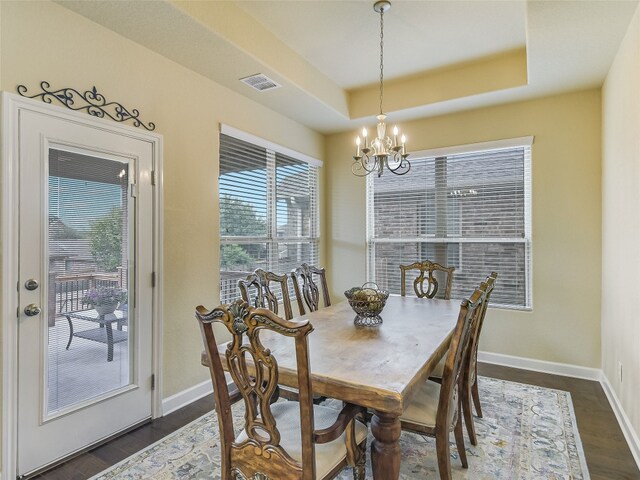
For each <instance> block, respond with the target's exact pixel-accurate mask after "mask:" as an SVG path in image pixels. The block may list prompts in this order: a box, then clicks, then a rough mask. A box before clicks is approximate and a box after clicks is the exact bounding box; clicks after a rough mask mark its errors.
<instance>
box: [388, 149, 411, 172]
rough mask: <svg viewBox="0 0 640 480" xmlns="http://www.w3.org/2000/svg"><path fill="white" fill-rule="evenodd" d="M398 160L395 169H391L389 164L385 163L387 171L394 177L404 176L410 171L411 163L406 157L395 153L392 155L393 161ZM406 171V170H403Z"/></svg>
mask: <svg viewBox="0 0 640 480" xmlns="http://www.w3.org/2000/svg"><path fill="white" fill-rule="evenodd" d="M398 158H400V162H399V163H398V166H397V167H395V168H392V167H391V165H390V164H389V162H387V169H388V170H389V171H390V172H391V173H395V174H396V175H405V174H407V173H409V170H411V163H410V162H409V160H407V156H406V155H401V154H399V153H396V154H394V155H393V159H394V160H396V161H397V160H398ZM404 169H406V170H404ZM398 170H404V171H400V172H399V171H398Z"/></svg>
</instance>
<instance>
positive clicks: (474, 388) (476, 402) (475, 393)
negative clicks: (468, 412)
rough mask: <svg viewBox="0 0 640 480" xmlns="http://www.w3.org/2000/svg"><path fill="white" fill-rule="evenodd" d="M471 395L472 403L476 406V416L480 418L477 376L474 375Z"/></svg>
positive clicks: (480, 408)
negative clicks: (474, 379)
mask: <svg viewBox="0 0 640 480" xmlns="http://www.w3.org/2000/svg"><path fill="white" fill-rule="evenodd" d="M471 395H472V396H473V404H474V405H475V407H476V413H477V414H478V417H480V418H482V407H481V406H480V393H479V392H478V376H477V375H476V381H475V382H473V385H471Z"/></svg>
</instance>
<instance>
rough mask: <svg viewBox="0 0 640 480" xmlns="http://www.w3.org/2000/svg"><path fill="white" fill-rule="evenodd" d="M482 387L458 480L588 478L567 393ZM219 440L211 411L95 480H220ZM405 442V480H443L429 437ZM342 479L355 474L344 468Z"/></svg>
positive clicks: (485, 381)
mask: <svg viewBox="0 0 640 480" xmlns="http://www.w3.org/2000/svg"><path fill="white" fill-rule="evenodd" d="M478 383H479V387H480V398H481V399H482V408H483V414H484V418H476V419H475V421H476V432H477V435H478V445H477V446H475V447H474V446H472V445H471V444H470V443H469V441H468V439H467V438H466V437H465V440H466V445H467V458H468V460H469V468H468V469H463V468H462V467H461V465H460V461H459V459H458V451H457V449H456V446H455V442H452V444H451V457H452V462H451V464H452V471H453V478H454V479H455V480H460V479H470V480H471V479H472V480H532V479H545V480H560V479H562V480H588V479H589V472H588V470H587V466H586V462H585V458H584V452H583V450H582V444H581V441H580V436H579V435H578V429H577V426H576V420H575V415H574V411H573V405H572V403H571V395H570V394H569V393H568V392H564V391H561V390H552V389H548V388H542V387H536V386H531V385H524V384H520V383H514V382H507V381H503V380H496V379H492V378H486V377H480V378H479V382H478ZM241 404H242V402H239V403H238V404H236V406H234V410H233V412H234V416H235V418H236V420H235V422H236V424H237V425H240V424H241V421H242V418H243V407H242V405H241ZM369 437H370V438H369V445H370V444H371V440H372V438H371V434H369ZM218 438H219V436H218V425H217V419H216V417H215V414H214V413H213V412H212V413H208V414H206V415H204V416H202V417H200V418H199V419H197V420H195V421H193V422H192V423H190V424H188V425H186V426H185V427H183V428H182V429H180V430H178V431H176V432H174V433H172V434H171V435H169V436H167V437H165V438H163V439H162V440H160V441H158V442H156V443H155V444H153V445H151V446H149V447H147V448H146V449H145V450H142V451H140V452H138V453H136V454H135V455H132V456H131V457H129V458H127V459H125V460H124V461H122V462H120V463H119V464H117V465H114V466H113V467H111V468H110V469H108V470H106V471H104V472H102V473H100V474H98V475H96V476H94V477H93V478H92V479H91V480H114V479H118V480H120V479H121V480H133V479H154V480H174V479H180V480H187V479H189V480H191V479H193V480H205V479H206V480H211V479H220V450H219V445H218ZM451 439H452V440H453V435H451ZM400 442H401V445H400V448H401V452H402V462H401V465H402V466H401V471H400V478H401V479H403V480H408V479H423V478H432V479H438V478H439V476H438V470H437V468H438V467H437V461H436V450H435V441H434V440H433V439H432V438H428V437H423V436H421V435H416V434H412V433H405V432H403V433H402V437H401V439H400ZM367 457H369V452H367ZM338 478H339V479H340V480H350V479H352V478H353V476H352V473H351V471H350V470H348V469H347V470H344V471H343V472H342V473H341V474H340V476H339V477H338ZM369 478H372V473H371V464H370V462H369V458H367V479H369ZM274 480H278V479H274Z"/></svg>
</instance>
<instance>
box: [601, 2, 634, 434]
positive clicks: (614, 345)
mask: <svg viewBox="0 0 640 480" xmlns="http://www.w3.org/2000/svg"><path fill="white" fill-rule="evenodd" d="M602 120H603V133H602V152H603V157H602V369H603V370H604V373H605V375H606V376H607V378H608V379H609V382H610V383H611V385H612V386H613V389H614V390H615V392H616V395H617V396H618V398H619V399H620V402H621V403H622V407H623V409H624V411H625V412H626V414H627V416H628V417H629V419H630V421H631V424H632V425H633V427H634V428H635V431H636V434H640V401H638V395H639V394H640V315H639V314H638V307H637V306H638V300H639V299H640V295H639V293H638V291H639V288H640V281H639V277H638V276H639V275H640V248H638V244H639V242H640V188H639V184H640V9H639V10H637V11H636V14H635V16H634V18H633V20H632V22H631V25H630V26H629V30H628V32H627V34H626V37H625V39H624V41H623V43H622V45H621V46H620V49H619V51H618V54H617V56H616V59H615V61H614V63H613V65H612V66H611V69H610V71H609V74H608V75H607V79H606V81H605V84H604V86H603V89H602ZM618 362H622V365H623V369H622V371H623V379H622V382H620V379H619V373H618ZM636 438H637V437H636ZM636 441H637V440H636Z"/></svg>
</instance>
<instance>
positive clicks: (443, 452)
mask: <svg viewBox="0 0 640 480" xmlns="http://www.w3.org/2000/svg"><path fill="white" fill-rule="evenodd" d="M436 453H437V455H438V470H439V471H440V480H451V456H450V453H449V431H448V429H446V428H443V429H442V431H441V432H438V433H437V434H436Z"/></svg>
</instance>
